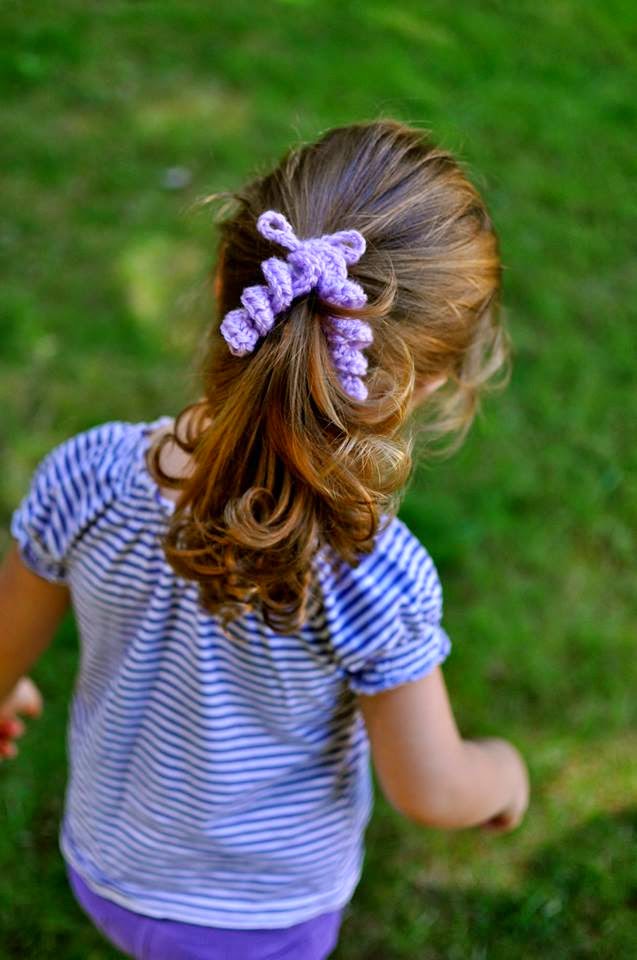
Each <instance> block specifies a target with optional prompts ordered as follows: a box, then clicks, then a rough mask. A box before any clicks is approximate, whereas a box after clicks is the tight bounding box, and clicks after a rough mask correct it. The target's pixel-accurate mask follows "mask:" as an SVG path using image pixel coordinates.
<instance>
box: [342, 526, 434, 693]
mask: <svg viewBox="0 0 637 960" xmlns="http://www.w3.org/2000/svg"><path fill="white" fill-rule="evenodd" d="M332 614H333V621H332V622H333V626H334V628H335V633H334V636H335V643H336V647H337V651H336V652H337V657H338V660H339V661H340V664H341V666H342V668H343V669H344V671H345V674H346V678H347V682H348V686H349V687H350V689H351V690H353V691H354V692H355V693H360V694H366V695H368V696H369V695H373V694H376V693H380V692H381V691H383V690H388V689H390V688H392V687H396V686H399V685H401V684H403V683H408V682H410V681H413V680H419V679H420V678H421V677H424V676H426V675H427V674H429V673H431V672H432V670H434V669H435V667H437V666H438V665H439V664H441V663H442V662H443V661H444V660H445V659H446V658H447V656H448V655H449V653H450V651H451V641H450V639H449V637H448V636H447V633H446V631H445V630H444V628H443V626H442V623H441V619H442V587H441V584H440V578H439V576H438V572H437V570H436V567H435V565H434V563H433V561H432V559H431V557H430V556H429V554H428V552H427V551H426V549H425V548H424V547H423V546H422V544H421V543H420V541H419V540H418V539H417V538H416V537H415V536H414V534H412V533H411V531H409V530H408V528H407V527H406V526H405V525H404V524H403V523H402V521H399V520H395V521H394V524H393V525H392V530H391V532H390V535H389V536H388V537H386V538H385V540H384V542H383V544H382V545H381V548H380V549H379V551H378V553H377V555H376V556H372V557H370V558H368V559H366V562H364V563H363V564H362V565H361V567H360V568H358V569H356V570H355V571H354V572H353V578H352V580H351V581H350V582H348V583H347V584H346V585H338V584H337V585H335V590H334V594H333V597H332Z"/></svg>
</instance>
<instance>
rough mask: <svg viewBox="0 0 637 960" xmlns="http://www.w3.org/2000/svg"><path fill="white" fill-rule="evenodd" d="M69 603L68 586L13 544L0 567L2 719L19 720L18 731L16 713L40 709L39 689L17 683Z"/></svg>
mask: <svg viewBox="0 0 637 960" xmlns="http://www.w3.org/2000/svg"><path fill="white" fill-rule="evenodd" d="M69 605H70V593H69V590H68V588H67V587H66V586H63V585H61V584H57V583H50V582H49V581H48V580H44V579H43V578H42V577H39V576H37V574H35V573H33V572H32V571H31V570H29V568H28V567H26V566H25V565H24V563H23V562H22V560H21V558H20V554H19V552H18V549H17V546H16V544H15V543H14V544H13V546H12V547H11V549H10V550H9V552H8V553H7V555H6V557H5V559H4V563H3V564H2V567H1V568H0V721H2V722H3V723H5V724H7V723H8V724H11V722H14V723H16V724H17V727H16V728H15V729H17V730H18V732H21V730H20V727H21V724H20V722H19V721H17V720H15V715H16V713H18V712H33V713H37V712H39V710H38V709H37V702H36V701H37V696H39V695H37V691H35V693H34V689H35V688H33V687H32V685H31V687H29V681H26V680H25V681H24V682H22V683H21V684H19V683H18V682H19V681H20V680H21V679H22V678H23V677H24V674H25V673H26V672H27V671H28V670H29V668H30V667H31V666H32V665H33V663H35V661H36V660H37V659H38V657H39V656H40V655H41V654H42V653H43V652H44V651H45V650H46V648H47V647H48V645H49V643H50V642H51V640H52V639H53V636H54V634H55V632H56V629H57V627H58V626H59V623H60V621H61V619H62V617H63V616H64V614H65V613H66V611H67V610H68V608H69ZM6 735H7V734H4V736H6ZM2 738H3V734H2V731H0V740H2Z"/></svg>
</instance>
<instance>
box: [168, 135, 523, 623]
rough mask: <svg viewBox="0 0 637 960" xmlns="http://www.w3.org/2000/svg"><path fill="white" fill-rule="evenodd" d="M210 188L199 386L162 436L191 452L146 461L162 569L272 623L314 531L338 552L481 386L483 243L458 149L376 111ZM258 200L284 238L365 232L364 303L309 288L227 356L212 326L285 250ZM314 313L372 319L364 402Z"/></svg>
mask: <svg viewBox="0 0 637 960" xmlns="http://www.w3.org/2000/svg"><path fill="white" fill-rule="evenodd" d="M219 198H223V199H225V200H226V201H228V202H227V203H226V204H225V205H224V208H223V210H222V216H221V222H220V237H219V249H218V257H217V265H216V270H215V290H216V308H217V309H216V314H217V317H216V322H215V324H214V325H213V328H212V329H211V331H210V334H209V342H208V347H207V350H206V354H205V357H204V359H203V363H202V365H201V373H202V379H203V386H204V390H203V397H202V398H201V399H200V400H199V401H197V402H196V403H193V404H189V405H188V407H186V408H185V409H184V410H183V411H182V413H181V414H180V416H179V417H178V418H177V421H176V424H175V433H174V434H168V435H167V436H166V438H165V440H164V442H168V441H169V440H170V439H173V440H174V441H175V442H176V443H178V444H179V446H181V448H182V449H183V450H184V451H185V452H186V453H188V454H190V455H191V456H192V461H193V465H192V469H191V471H190V474H189V476H188V478H187V479H185V478H180V479H178V480H176V479H173V478H171V477H168V476H166V474H165V473H164V472H163V471H162V470H161V467H160V462H159V460H160V454H161V446H160V447H159V448H158V449H157V450H156V451H155V456H154V462H153V466H154V469H155V472H156V473H157V475H158V476H159V477H160V478H161V479H162V481H163V482H164V483H165V484H166V485H169V486H174V487H179V488H181V490H182V492H181V495H180V498H179V502H178V504H177V508H176V510H175V513H174V515H173V517H172V518H171V523H170V527H169V530H168V532H167V534H166V538H165V541H164V548H165V551H166V556H167V559H168V561H169V562H170V563H171V565H172V566H173V568H174V569H175V571H176V572H177V573H178V574H179V575H181V576H183V577H186V578H187V579H194V580H197V581H198V582H199V584H200V595H201V600H202V603H203V605H204V606H205V607H206V609H208V610H209V611H210V612H213V613H217V614H219V615H220V616H221V618H222V619H223V620H225V621H228V620H230V619H234V618H235V617H236V616H238V615H240V614H241V613H243V612H244V611H246V610H248V609H251V608H253V607H255V606H258V607H259V608H260V609H261V610H262V612H263V616H264V618H265V620H266V622H267V623H268V624H269V625H270V626H271V627H273V628H274V629H276V630H278V631H279V632H284V633H287V632H293V631H294V630H296V629H298V627H299V626H301V625H302V623H303V621H304V619H305V615H306V606H307V601H308V598H309V594H310V590H311V587H312V585H313V579H312V571H311V561H312V558H313V556H314V554H315V552H316V550H317V549H318V548H320V547H321V546H323V545H324V544H325V545H327V546H328V547H329V548H331V550H332V551H334V552H335V553H336V555H337V556H338V557H340V558H342V559H343V560H345V561H346V562H347V563H351V564H356V563H357V561H358V559H360V556H361V555H362V554H364V553H367V552H369V551H370V550H371V549H372V547H373V540H374V536H375V535H376V533H377V530H378V525H379V521H380V517H381V515H382V514H383V513H387V514H393V513H395V512H396V510H397V509H398V505H399V500H400V494H401V493H402V492H403V491H404V489H405V487H406V484H407V481H408V479H409V475H410V471H411V466H412V454H413V450H414V443H415V441H416V439H417V438H421V437H422V438H424V437H426V436H438V437H441V436H443V435H446V436H451V437H454V438H455V445H457V443H458V442H459V441H460V440H461V439H462V437H463V436H464V435H465V433H466V431H467V429H468V427H469V425H470V423H471V420H472V419H473V416H474V414H475V411H476V408H477V401H478V397H479V394H480V390H481V388H482V387H483V386H484V385H485V384H486V381H487V380H488V379H489V377H490V376H491V374H493V373H494V372H495V370H496V369H498V368H500V367H501V365H502V363H503V361H504V360H505V358H506V337H505V334H504V332H503V329H502V327H501V325H500V323H499V291H500V282H501V265H500V259H499V254H498V240H497V235H496V233H495V231H494V228H493V225H492V223H491V220H490V218H489V215H488V212H487V210H486V208H485V205H484V202H483V201H482V199H481V197H480V195H479V194H478V193H477V191H476V189H475V188H474V187H473V186H472V185H471V183H469V181H468V180H467V178H466V177H465V174H464V173H463V171H462V169H461V168H460V166H459V164H458V162H457V160H455V159H454V157H453V156H452V155H451V154H450V153H449V152H448V151H446V150H442V149H440V148H439V147H437V146H436V145H435V144H434V143H432V141H431V140H430V138H429V134H428V133H427V132H425V131H422V130H419V129H417V128H414V127H410V126H407V125H405V124H403V123H400V122H398V121H395V120H379V121H376V122H370V123H360V124H353V125H350V126H346V127H339V128H336V129H332V130H330V131H328V132H327V133H326V134H324V135H323V136H322V137H321V138H320V139H319V140H318V141H316V142H314V143H311V144H306V145H302V146H299V147H295V148H293V149H291V150H290V151H289V152H288V153H287V154H286V155H285V156H284V157H283V159H282V160H281V162H280V163H279V164H278V166H277V167H276V168H275V169H274V170H272V171H271V172H269V173H266V174H265V175H263V176H259V177H257V178H255V179H253V180H251V181H250V182H249V183H247V184H246V185H245V186H244V187H243V188H241V189H240V190H238V191H237V192H235V193H230V194H217V195H214V196H213V197H211V198H208V200H216V199H219ZM266 210H276V211H279V212H281V213H282V214H283V215H284V216H285V217H286V218H287V220H288V221H289V223H290V224H291V225H292V227H293V229H294V231H295V233H296V235H297V237H299V238H308V237H318V236H321V235H323V234H331V233H336V232H337V231H341V230H352V229H354V230H357V231H359V232H360V233H361V234H362V235H363V237H364V238H365V243H366V248H365V252H364V253H363V255H362V256H361V257H360V259H359V260H358V262H357V263H354V264H352V265H350V266H349V269H348V276H349V277H350V278H351V279H352V280H353V281H355V282H357V283H358V284H359V285H360V286H361V287H362V288H363V290H364V291H365V293H366V295H367V303H366V304H365V305H364V306H362V307H358V308H351V309H349V310H347V309H345V308H338V307H335V306H334V304H327V303H324V302H322V301H321V299H320V297H319V296H318V294H317V292H316V290H313V291H310V293H308V294H306V295H303V296H299V297H297V298H296V299H294V300H293V301H292V303H291V305H290V307H289V308H288V309H286V310H284V311H283V312H282V313H280V314H279V315H277V316H276V319H275V323H274V325H273V327H272V328H271V329H270V330H269V332H268V333H267V335H265V336H263V337H262V338H261V339H259V340H258V342H257V344H256V346H255V348H254V349H253V351H252V352H250V353H247V354H246V355H245V356H241V357H238V356H235V355H233V353H231V352H230V350H229V348H228V344H227V343H226V341H225V340H224V338H223V337H222V335H221V332H220V330H219V326H220V323H221V321H222V320H223V318H224V317H225V315H226V314H227V313H228V312H229V311H231V310H234V309H237V308H238V307H240V306H241V294H242V292H243V290H244V289H245V288H246V287H249V286H255V285H258V284H263V283H264V277H263V274H262V272H261V263H262V261H264V260H266V259H267V258H268V257H272V256H278V257H284V256H285V253H286V252H287V251H285V250H282V248H281V247H280V246H278V245H275V244H274V243H272V242H271V241H269V240H267V239H265V238H264V237H263V236H262V235H261V234H260V233H259V232H258V231H257V220H258V218H259V216H260V215H261V214H262V213H263V212H264V211H266ZM328 315H329V316H349V317H356V318H359V319H361V320H363V321H366V322H367V323H368V324H369V325H370V327H371V329H372V332H373V342H372V343H371V344H370V345H369V346H367V347H366V348H365V351H364V353H365V356H366V357H367V360H368V371H367V374H366V375H365V377H364V383H365V387H366V388H367V397H366V399H365V400H364V401H356V400H353V399H352V397H351V396H350V395H349V394H348V393H346V392H345V391H344V389H343V388H342V385H341V383H340V380H339V377H338V375H337V371H336V370H335V369H334V366H333V364H332V361H331V355H330V350H329V345H328V342H327V339H326V336H325V326H324V320H325V317H326V316H328ZM441 383H442V384H443V385H442V386H441V387H440V389H438V390H435V392H433V390H432V388H433V387H435V386H436V385H439V384H441ZM414 409H418V410H419V411H420V413H419V416H418V417H417V418H416V417H414V416H411V415H410V414H411V413H412V411H413V410H414ZM185 414H188V424H187V429H186V431H185V434H184V435H182V430H180V426H181V423H180V421H181V418H182V417H183V416H184V415H185Z"/></svg>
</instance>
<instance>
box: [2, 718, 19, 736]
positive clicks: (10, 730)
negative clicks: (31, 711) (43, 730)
mask: <svg viewBox="0 0 637 960" xmlns="http://www.w3.org/2000/svg"><path fill="white" fill-rule="evenodd" d="M24 731H25V726H24V723H23V722H22V720H19V719H18V718H17V717H14V718H13V719H12V720H2V721H0V738H1V737H7V738H10V737H21V736H22V734H23V733H24Z"/></svg>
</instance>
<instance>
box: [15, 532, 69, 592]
mask: <svg viewBox="0 0 637 960" xmlns="http://www.w3.org/2000/svg"><path fill="white" fill-rule="evenodd" d="M13 536H14V539H15V543H16V545H17V548H18V553H19V554H20V559H21V560H22V562H23V563H24V565H25V567H28V568H29V570H30V571H31V572H32V573H35V574H36V575H37V576H38V577H42V579H43V580H48V581H49V583H60V584H66V582H67V579H66V568H65V567H64V565H63V564H61V563H55V561H53V560H51V559H49V558H46V559H45V558H44V557H42V556H41V554H39V553H38V551H37V550H36V549H35V547H34V546H33V543H32V542H31V541H30V540H21V539H18V538H16V537H15V534H13Z"/></svg>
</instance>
